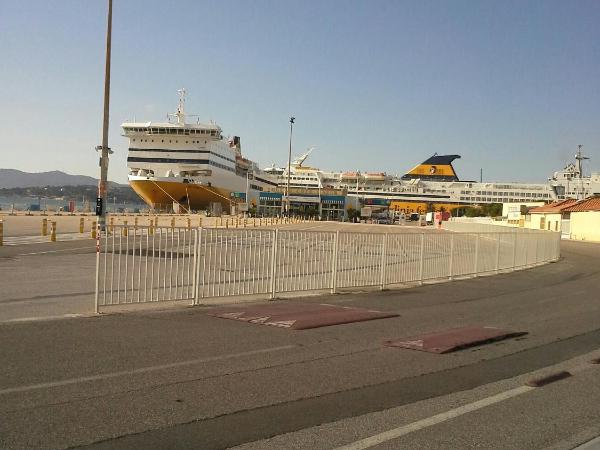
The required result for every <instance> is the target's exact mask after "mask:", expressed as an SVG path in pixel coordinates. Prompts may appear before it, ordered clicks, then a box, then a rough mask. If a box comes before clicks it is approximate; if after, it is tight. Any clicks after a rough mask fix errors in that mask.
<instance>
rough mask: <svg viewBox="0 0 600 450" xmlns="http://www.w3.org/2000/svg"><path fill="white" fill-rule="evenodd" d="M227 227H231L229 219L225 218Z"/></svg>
mask: <svg viewBox="0 0 600 450" xmlns="http://www.w3.org/2000/svg"><path fill="white" fill-rule="evenodd" d="M225 228H229V219H225Z"/></svg>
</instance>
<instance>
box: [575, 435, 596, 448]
mask: <svg viewBox="0 0 600 450" xmlns="http://www.w3.org/2000/svg"><path fill="white" fill-rule="evenodd" d="M599 448H600V436H599V437H597V438H595V439H592V440H591V441H588V442H586V443H585V444H581V445H580V446H578V447H575V448H574V449H573V450H598V449H599Z"/></svg>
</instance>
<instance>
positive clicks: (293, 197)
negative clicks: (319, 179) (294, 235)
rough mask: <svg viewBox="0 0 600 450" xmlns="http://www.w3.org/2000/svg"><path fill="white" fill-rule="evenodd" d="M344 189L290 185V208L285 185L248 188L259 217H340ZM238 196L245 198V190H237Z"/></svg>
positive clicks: (345, 203) (343, 207)
mask: <svg viewBox="0 0 600 450" xmlns="http://www.w3.org/2000/svg"><path fill="white" fill-rule="evenodd" d="M347 194H348V193H347V191H346V190H345V189H330V188H323V189H310V188H308V189H307V188H302V187H293V186H291V187H290V192H289V212H286V211H287V201H288V200H287V198H288V196H286V188H285V187H276V188H271V189H269V190H268V191H258V192H251V193H250V195H249V200H250V205H249V207H250V208H251V209H255V210H256V215H258V216H262V217H275V216H281V215H283V214H288V213H289V215H292V216H307V217H320V218H321V219H323V220H343V219H344V218H345V216H346V208H347V199H348V196H347ZM236 197H237V198H238V200H241V201H245V194H244V193H237V195H236Z"/></svg>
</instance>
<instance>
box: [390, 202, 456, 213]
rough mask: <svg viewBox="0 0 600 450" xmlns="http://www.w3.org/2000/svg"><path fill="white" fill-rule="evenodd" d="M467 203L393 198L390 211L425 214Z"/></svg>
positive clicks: (451, 208)
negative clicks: (398, 199)
mask: <svg viewBox="0 0 600 450" xmlns="http://www.w3.org/2000/svg"><path fill="white" fill-rule="evenodd" d="M465 206H467V205H463V204H459V203H430V204H428V203H427V202H418V201H415V202H410V201H397V200H393V201H392V202H390V211H397V212H403V213H406V214H411V213H419V214H425V213H426V212H427V211H442V210H443V211H452V210H453V209H456V208H461V207H465Z"/></svg>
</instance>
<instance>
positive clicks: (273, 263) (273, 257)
mask: <svg viewBox="0 0 600 450" xmlns="http://www.w3.org/2000/svg"><path fill="white" fill-rule="evenodd" d="M278 235H279V230H277V229H275V230H273V244H272V247H271V299H274V298H275V287H276V286H275V275H276V274H275V270H277V264H276V263H277V261H276V260H277V237H278Z"/></svg>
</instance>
